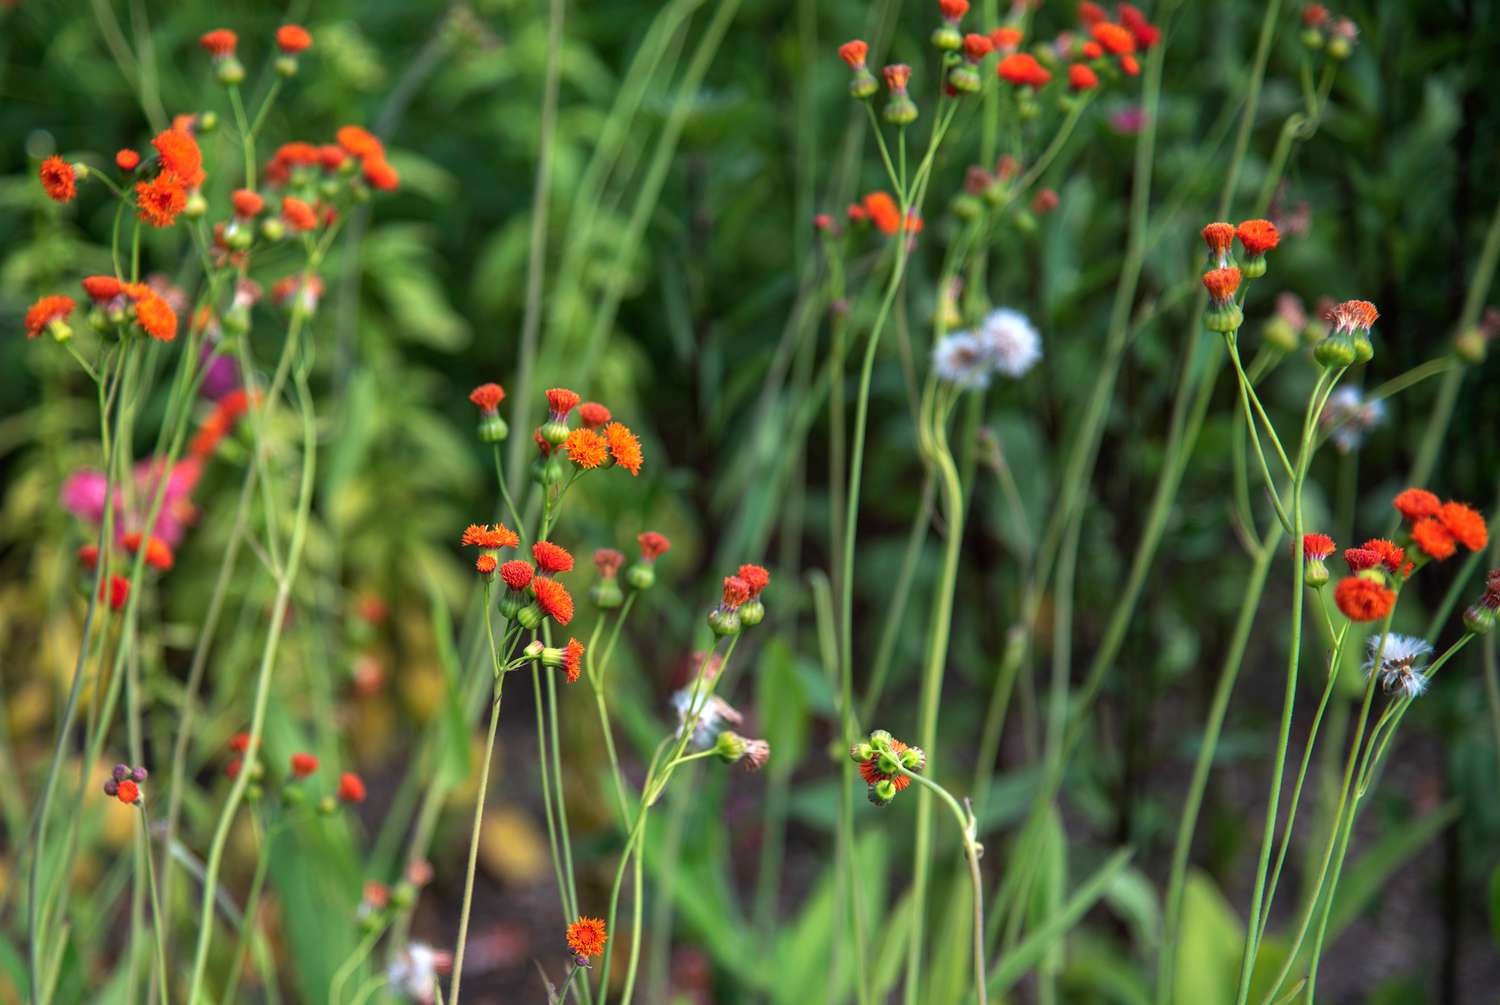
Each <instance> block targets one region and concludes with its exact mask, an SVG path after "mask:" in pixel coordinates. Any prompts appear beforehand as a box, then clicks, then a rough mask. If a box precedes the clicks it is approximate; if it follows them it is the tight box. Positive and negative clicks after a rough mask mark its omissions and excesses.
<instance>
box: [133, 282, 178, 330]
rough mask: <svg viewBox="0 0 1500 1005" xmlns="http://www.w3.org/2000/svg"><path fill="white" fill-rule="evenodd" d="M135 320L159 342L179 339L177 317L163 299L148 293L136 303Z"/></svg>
mask: <svg viewBox="0 0 1500 1005" xmlns="http://www.w3.org/2000/svg"><path fill="white" fill-rule="evenodd" d="M135 319H136V321H137V322H138V323H139V324H140V326H141V327H142V328H144V329H145V330H146V334H147V335H150V336H151V337H152V338H154V339H156V340H157V341H158V342H170V341H172V340H173V339H175V338H176V337H177V315H176V314H175V313H174V312H173V310H172V307H171V305H169V304H168V303H167V302H166V301H165V300H163V299H162V298H161V297H159V296H157V295H156V294H155V293H148V294H147V295H146V296H144V297H141V298H140V299H139V300H138V301H136V305H135Z"/></svg>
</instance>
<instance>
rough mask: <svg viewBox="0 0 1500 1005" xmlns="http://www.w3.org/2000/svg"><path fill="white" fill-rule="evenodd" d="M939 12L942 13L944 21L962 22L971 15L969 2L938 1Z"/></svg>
mask: <svg viewBox="0 0 1500 1005" xmlns="http://www.w3.org/2000/svg"><path fill="white" fill-rule="evenodd" d="M938 10H940V11H942V13H943V18H944V20H947V21H960V20H962V19H963V16H964V15H965V14H967V13H969V0H938Z"/></svg>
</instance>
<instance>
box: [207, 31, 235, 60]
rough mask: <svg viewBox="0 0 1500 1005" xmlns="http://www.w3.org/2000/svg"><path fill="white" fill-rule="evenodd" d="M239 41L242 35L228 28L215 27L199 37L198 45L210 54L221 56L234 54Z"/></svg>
mask: <svg viewBox="0 0 1500 1005" xmlns="http://www.w3.org/2000/svg"><path fill="white" fill-rule="evenodd" d="M239 41H240V37H239V36H238V35H236V34H235V33H234V32H232V31H230V30H229V29H228V28H215V29H214V30H213V31H208V32H204V33H203V34H202V35H200V36H199V37H198V45H199V46H201V47H202V48H203V50H204V51H205V52H207V53H209V55H212V56H215V57H219V58H222V57H224V56H233V55H234V47H235V46H236V45H238V44H239Z"/></svg>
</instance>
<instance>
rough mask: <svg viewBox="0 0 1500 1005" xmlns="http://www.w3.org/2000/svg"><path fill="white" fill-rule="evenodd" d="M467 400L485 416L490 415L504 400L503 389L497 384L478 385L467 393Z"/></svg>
mask: <svg viewBox="0 0 1500 1005" xmlns="http://www.w3.org/2000/svg"><path fill="white" fill-rule="evenodd" d="M469 400H470V401H472V402H473V403H474V404H475V405H477V406H479V410H480V411H481V412H483V413H484V414H485V415H492V414H494V412H495V410H496V409H498V408H499V407H500V402H502V401H504V400H505V388H503V387H501V386H500V385H499V384H480V385H479V386H478V387H476V388H474V390H472V391H470V392H469Z"/></svg>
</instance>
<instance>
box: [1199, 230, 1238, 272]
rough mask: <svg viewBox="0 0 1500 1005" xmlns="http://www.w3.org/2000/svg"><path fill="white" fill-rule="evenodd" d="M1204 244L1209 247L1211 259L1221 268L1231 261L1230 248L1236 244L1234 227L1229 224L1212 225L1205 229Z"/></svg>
mask: <svg viewBox="0 0 1500 1005" xmlns="http://www.w3.org/2000/svg"><path fill="white" fill-rule="evenodd" d="M1203 243H1205V244H1207V245H1208V251H1209V255H1210V257H1211V258H1212V259H1213V260H1214V262H1215V263H1217V264H1218V265H1220V266H1223V265H1224V264H1226V263H1227V262H1228V261H1229V248H1230V245H1232V244H1233V243H1234V226H1233V225H1232V224H1228V223H1210V224H1209V225H1208V226H1206V227H1204V228H1203Z"/></svg>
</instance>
